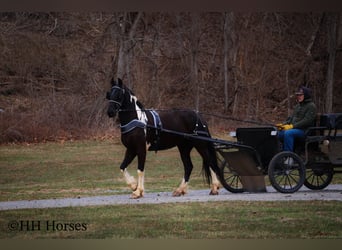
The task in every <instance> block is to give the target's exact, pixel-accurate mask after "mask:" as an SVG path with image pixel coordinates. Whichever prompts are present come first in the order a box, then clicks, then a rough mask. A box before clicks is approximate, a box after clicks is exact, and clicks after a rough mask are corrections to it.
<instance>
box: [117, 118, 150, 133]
mask: <svg viewBox="0 0 342 250" xmlns="http://www.w3.org/2000/svg"><path fill="white" fill-rule="evenodd" d="M145 127H146V123H144V122H142V121H140V120H138V119H134V120H132V121H130V122H129V123H127V124H126V125H123V126H120V129H121V134H127V133H128V132H130V131H132V130H133V129H135V128H145Z"/></svg>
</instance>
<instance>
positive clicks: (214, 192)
mask: <svg viewBox="0 0 342 250" xmlns="http://www.w3.org/2000/svg"><path fill="white" fill-rule="evenodd" d="M218 194H219V192H218V191H217V190H216V191H213V190H211V191H210V193H209V195H218Z"/></svg>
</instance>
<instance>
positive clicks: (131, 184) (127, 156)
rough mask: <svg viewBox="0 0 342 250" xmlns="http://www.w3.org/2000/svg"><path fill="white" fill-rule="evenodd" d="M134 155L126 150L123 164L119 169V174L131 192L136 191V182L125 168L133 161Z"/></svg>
mask: <svg viewBox="0 0 342 250" xmlns="http://www.w3.org/2000/svg"><path fill="white" fill-rule="evenodd" d="M135 156H136V154H134V153H132V152H131V151H129V150H128V149H127V150H126V153H125V158H124V160H123V162H122V163H121V165H120V169H121V172H122V173H123V176H124V178H125V181H126V183H127V185H128V186H129V187H130V188H131V189H132V190H133V191H135V190H136V189H137V181H136V180H135V178H134V177H133V176H131V175H130V174H129V173H128V171H127V166H128V165H129V164H130V163H131V162H132V161H133V159H134V158H135Z"/></svg>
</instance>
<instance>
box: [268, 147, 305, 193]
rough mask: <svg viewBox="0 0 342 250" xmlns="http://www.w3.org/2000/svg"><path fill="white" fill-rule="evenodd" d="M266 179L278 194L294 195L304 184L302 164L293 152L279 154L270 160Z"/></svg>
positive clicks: (303, 167)
mask: <svg viewBox="0 0 342 250" xmlns="http://www.w3.org/2000/svg"><path fill="white" fill-rule="evenodd" d="M268 177H269V179H270V182H271V184H272V186H273V187H274V188H275V189H276V190H277V191H278V192H281V193H294V192H296V191H298V189H300V188H301V187H302V186H303V184H304V181H305V166H304V163H303V161H302V159H301V158H300V157H299V156H298V155H297V154H295V153H293V152H288V151H286V152H280V153H278V154H276V155H275V156H274V157H273V158H272V160H271V162H270V164H269V166H268Z"/></svg>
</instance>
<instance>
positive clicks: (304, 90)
mask: <svg viewBox="0 0 342 250" xmlns="http://www.w3.org/2000/svg"><path fill="white" fill-rule="evenodd" d="M295 94H296V95H304V99H309V98H311V89H309V88H307V87H304V86H300V87H299V88H298V89H297V91H296V93H295Z"/></svg>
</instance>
